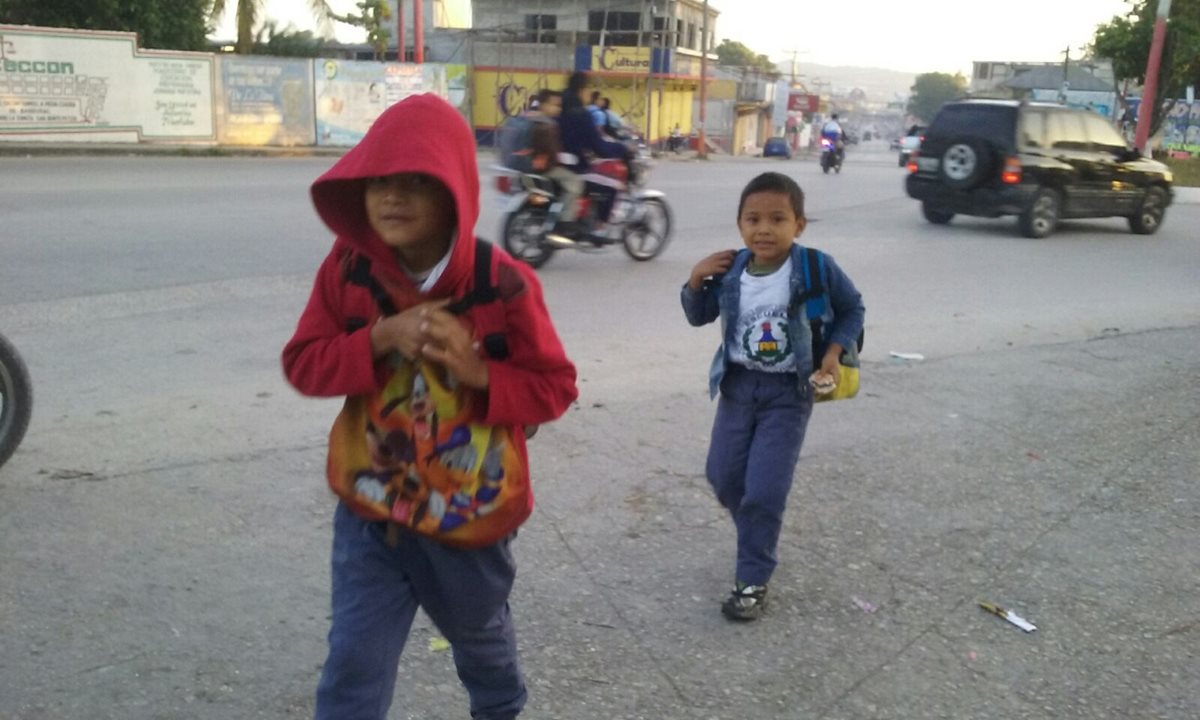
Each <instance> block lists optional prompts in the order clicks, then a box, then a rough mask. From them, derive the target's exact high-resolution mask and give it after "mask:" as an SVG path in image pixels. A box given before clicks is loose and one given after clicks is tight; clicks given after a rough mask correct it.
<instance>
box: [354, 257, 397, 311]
mask: <svg viewBox="0 0 1200 720" xmlns="http://www.w3.org/2000/svg"><path fill="white" fill-rule="evenodd" d="M345 278H346V282H348V283H350V284H351V285H357V286H359V287H364V288H366V289H367V291H368V292H370V293H371V297H372V298H374V299H375V304H376V305H378V306H379V312H381V313H383V314H384V315H395V314H396V304H395V303H393V302H392V298H391V297H389V296H388V294H387V291H386V290H384V289H383V286H382V285H380V284H379V281H378V280H376V279H375V276H374V275H372V274H371V261H370V260H369V259H368V258H367V257H366V256H365V255H360V254H359V253H354V254H352V255H351V256H350V257H349V258H348V264H347V265H346V269H345Z"/></svg>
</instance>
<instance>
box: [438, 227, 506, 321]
mask: <svg viewBox="0 0 1200 720" xmlns="http://www.w3.org/2000/svg"><path fill="white" fill-rule="evenodd" d="M499 298H500V292H499V291H498V290H497V289H496V286H495V285H493V284H492V244H491V243H490V242H488V241H487V240H483V239H481V238H476V239H475V281H474V282H473V283H472V284H471V289H470V290H469V291H468V292H467V294H466V295H463V296H462V297H460V298H459V299H457V300H455V301H454V302H452V303H450V304H449V305H447V306H446V309H447V310H449V311H450V312H452V313H454V314H455V315H462V314H463V313H465V312H466V311H467V310H470V309H471V308H472V307H474V306H476V305H487V304H488V303H490V302H495V301H496V300H498V299H499Z"/></svg>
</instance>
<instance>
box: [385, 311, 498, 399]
mask: <svg viewBox="0 0 1200 720" xmlns="http://www.w3.org/2000/svg"><path fill="white" fill-rule="evenodd" d="M449 303H450V300H449V299H444V300H437V301H433V302H426V303H421V304H420V305H414V306H413V307H411V308H409V309H407V310H405V311H404V312H400V313H397V314H395V315H390V316H388V317H381V318H380V319H379V321H378V322H376V323H375V324H374V325H373V326H371V349H372V351H373V352H374V355H375V357H381V356H383V355H386V354H387V353H389V352H398V353H400V354H401V355H403V356H404V357H406V358H408V359H410V360H416V359H418V358H421V359H424V360H428V361H430V362H435V363H437V364H439V365H442V366H443V367H445V368H446V370H447V371H448V372H449V373H450V374H451V375H452V376H454V378H455V379H456V380H458V381H459V382H460V383H461V384H463V385H466V386H467V387H472V388H476V389H478V390H483V389H485V388H487V386H488V368H487V363H486V362H484V360H483V358H481V357H480V356H479V343H478V342H476V341H475V339H474V337H473V335H472V331H471V328H470V326H469V325H468V324H467V323H466V322H465V321H464V320H463V319H462V318H460V317H458V316H456V315H454V314H452V313H451V312H450V311H448V310H446V306H447V305H448V304H449Z"/></svg>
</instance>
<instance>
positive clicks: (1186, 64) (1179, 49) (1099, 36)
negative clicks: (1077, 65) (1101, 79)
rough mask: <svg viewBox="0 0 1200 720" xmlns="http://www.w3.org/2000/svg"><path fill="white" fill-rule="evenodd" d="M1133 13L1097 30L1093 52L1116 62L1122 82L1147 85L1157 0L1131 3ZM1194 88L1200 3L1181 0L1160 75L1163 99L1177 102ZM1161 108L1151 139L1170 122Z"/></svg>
mask: <svg viewBox="0 0 1200 720" xmlns="http://www.w3.org/2000/svg"><path fill="white" fill-rule="evenodd" d="M1126 3H1127V4H1128V5H1129V6H1130V9H1129V12H1127V13H1126V14H1125V15H1124V16H1123V17H1122V16H1118V17H1114V18H1113V19H1112V20H1111V21H1109V22H1107V23H1104V24H1103V25H1101V26H1099V27H1097V28H1096V33H1095V35H1094V36H1093V37H1092V44H1091V46H1090V47H1089V50H1090V51H1091V53H1092V54H1094V55H1095V56H1097V57H1101V58H1106V59H1108V60H1111V61H1112V64H1113V73H1114V74H1115V75H1116V77H1117V79H1118V80H1133V81H1135V82H1137V83H1138V84H1144V83H1145V82H1146V64H1147V61H1148V60H1149V58H1150V44H1151V41H1152V38H1153V35H1154V16H1155V11H1156V10H1157V9H1158V1H1157V0H1126ZM1188 85H1195V86H1197V87H1200V2H1195V0H1175V1H1174V2H1172V3H1171V15H1170V19H1169V21H1168V23H1167V37H1166V42H1165V43H1164V45H1163V55H1162V64H1161V66H1160V69H1159V75H1158V96H1159V98H1163V99H1172V100H1174V99H1177V98H1180V97H1182V96H1183V94H1184V88H1186V87H1187V86H1188ZM1169 109H1170V108H1169V107H1168V108H1167V109H1166V110H1164V108H1163V107H1162V104H1161V103H1154V113H1153V114H1152V116H1151V120H1150V131H1151V133H1154V132H1157V131H1158V128H1159V127H1160V126H1161V125H1162V121H1163V118H1165V117H1166V111H1167V110H1169Z"/></svg>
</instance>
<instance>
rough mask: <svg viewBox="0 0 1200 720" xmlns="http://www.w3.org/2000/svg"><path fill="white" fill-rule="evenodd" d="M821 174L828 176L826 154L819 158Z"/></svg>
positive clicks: (827, 156) (827, 157)
mask: <svg viewBox="0 0 1200 720" xmlns="http://www.w3.org/2000/svg"><path fill="white" fill-rule="evenodd" d="M821 172H823V173H825V174H826V175H828V174H829V155H828V153H826V154H825V155H822V156H821Z"/></svg>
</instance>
